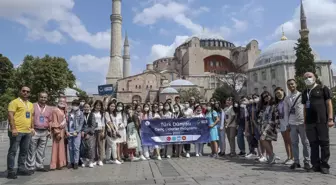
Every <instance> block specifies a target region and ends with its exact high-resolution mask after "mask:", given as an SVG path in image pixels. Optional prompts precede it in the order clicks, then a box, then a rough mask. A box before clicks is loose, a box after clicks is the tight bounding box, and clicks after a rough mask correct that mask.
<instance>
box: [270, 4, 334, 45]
mask: <svg viewBox="0 0 336 185" xmlns="http://www.w3.org/2000/svg"><path fill="white" fill-rule="evenodd" d="M303 4H304V10H305V13H306V17H307V24H308V28H309V30H310V35H309V36H310V42H311V43H312V44H315V45H335V44H336V35H335V33H336V24H335V17H336V2H335V1H334V0H319V1H316V0H304V1H303ZM282 26H283V28H284V31H285V34H286V36H287V37H288V38H290V39H297V38H298V37H299V30H300V6H299V5H298V7H297V8H296V9H295V12H294V15H293V17H292V19H291V20H288V21H286V22H285V23H284V24H283V25H280V26H278V27H277V28H276V30H275V31H274V33H273V34H272V35H271V38H280V37H281V32H282Z"/></svg>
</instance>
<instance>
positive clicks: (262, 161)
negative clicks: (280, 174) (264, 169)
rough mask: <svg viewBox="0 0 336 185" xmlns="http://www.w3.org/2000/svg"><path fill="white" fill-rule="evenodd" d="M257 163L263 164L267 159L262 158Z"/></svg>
mask: <svg viewBox="0 0 336 185" xmlns="http://www.w3.org/2000/svg"><path fill="white" fill-rule="evenodd" d="M259 162H261V163H265V162H267V158H266V157H264V156H262V157H260V159H259Z"/></svg>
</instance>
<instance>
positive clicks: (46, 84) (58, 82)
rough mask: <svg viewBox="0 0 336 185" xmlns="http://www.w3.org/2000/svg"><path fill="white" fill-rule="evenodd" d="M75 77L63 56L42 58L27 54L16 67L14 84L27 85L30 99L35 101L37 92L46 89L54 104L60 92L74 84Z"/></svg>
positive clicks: (50, 101) (50, 100) (51, 102)
mask: <svg viewBox="0 0 336 185" xmlns="http://www.w3.org/2000/svg"><path fill="white" fill-rule="evenodd" d="M75 81H76V78H75V76H74V75H73V73H72V71H71V70H70V69H69V67H68V63H67V62H66V61H65V59H64V58H60V57H50V56H48V55H46V56H44V57H43V58H39V57H33V56H31V55H28V56H26V57H25V58H24V60H23V63H22V64H21V65H20V66H19V67H18V68H17V71H16V75H15V84H16V85H17V86H18V87H20V86H22V85H27V86H28V87H30V88H31V98H30V100H31V101H37V96H38V93H39V92H41V91H46V92H47V93H48V94H49V103H50V104H54V102H55V100H56V99H57V97H58V96H59V94H60V93H61V92H63V91H64V89H65V88H67V87H73V86H74V85H75Z"/></svg>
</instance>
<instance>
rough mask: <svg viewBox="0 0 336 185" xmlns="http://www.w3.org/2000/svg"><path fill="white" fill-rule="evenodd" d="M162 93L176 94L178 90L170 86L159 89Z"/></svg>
mask: <svg viewBox="0 0 336 185" xmlns="http://www.w3.org/2000/svg"><path fill="white" fill-rule="evenodd" d="M161 93H162V94H178V91H177V90H176V89H174V88H172V87H166V88H164V89H163V90H162V91H161Z"/></svg>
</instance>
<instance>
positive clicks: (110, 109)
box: [105, 101, 121, 164]
mask: <svg viewBox="0 0 336 185" xmlns="http://www.w3.org/2000/svg"><path fill="white" fill-rule="evenodd" d="M115 111H116V104H115V103H114V102H112V101H110V102H109V103H108V105H107V111H106V112H105V120H106V157H105V160H106V163H107V164H121V162H120V161H119V160H118V150H117V142H118V141H119V140H120V134H119V133H118V130H117V127H116V126H117V124H115V123H114V122H113V121H114V120H115V116H114V115H113V113H114V112H115ZM111 155H112V160H111Z"/></svg>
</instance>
